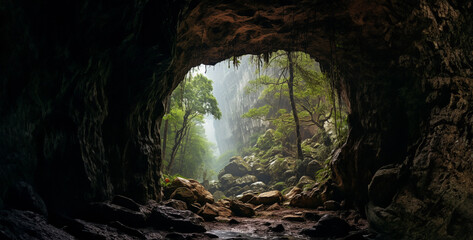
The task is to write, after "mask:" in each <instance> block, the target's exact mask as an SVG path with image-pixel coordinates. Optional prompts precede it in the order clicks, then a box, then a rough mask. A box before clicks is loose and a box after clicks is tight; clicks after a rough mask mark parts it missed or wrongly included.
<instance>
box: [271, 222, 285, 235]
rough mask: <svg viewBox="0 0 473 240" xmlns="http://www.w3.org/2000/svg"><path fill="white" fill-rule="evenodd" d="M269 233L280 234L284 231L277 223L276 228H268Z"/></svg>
mask: <svg viewBox="0 0 473 240" xmlns="http://www.w3.org/2000/svg"><path fill="white" fill-rule="evenodd" d="M269 231H271V232H277V233H280V232H284V231H286V229H284V226H283V225H282V224H281V223H279V224H276V226H274V227H269Z"/></svg>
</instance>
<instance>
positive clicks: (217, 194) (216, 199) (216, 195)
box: [213, 191, 227, 201]
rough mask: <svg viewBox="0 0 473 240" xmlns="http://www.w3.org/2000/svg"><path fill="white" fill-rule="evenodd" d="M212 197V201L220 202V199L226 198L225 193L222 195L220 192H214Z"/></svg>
mask: <svg viewBox="0 0 473 240" xmlns="http://www.w3.org/2000/svg"><path fill="white" fill-rule="evenodd" d="M213 196H214V200H215V201H218V200H220V199H224V198H227V197H226V196H225V193H223V192H222V191H216V192H214V194H213Z"/></svg>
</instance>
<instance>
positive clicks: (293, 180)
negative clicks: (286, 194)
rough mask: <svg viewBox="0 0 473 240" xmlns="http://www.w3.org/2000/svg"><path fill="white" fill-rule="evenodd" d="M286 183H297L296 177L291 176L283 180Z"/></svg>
mask: <svg viewBox="0 0 473 240" xmlns="http://www.w3.org/2000/svg"><path fill="white" fill-rule="evenodd" d="M285 183H286V185H288V186H295V185H296V184H297V177H296V176H292V177H290V178H288V179H286V181H285Z"/></svg>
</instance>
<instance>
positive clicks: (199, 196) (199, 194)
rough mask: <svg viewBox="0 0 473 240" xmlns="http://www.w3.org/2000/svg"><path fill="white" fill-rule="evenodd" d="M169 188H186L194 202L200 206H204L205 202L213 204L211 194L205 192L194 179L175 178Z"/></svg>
mask: <svg viewBox="0 0 473 240" xmlns="http://www.w3.org/2000/svg"><path fill="white" fill-rule="evenodd" d="M171 187H172V188H175V189H177V188H180V187H186V188H188V189H190V190H191V191H192V193H193V194H194V196H195V198H196V199H195V201H197V202H198V203H200V204H202V205H203V204H205V203H206V202H208V203H213V202H214V199H213V196H212V194H211V193H210V192H209V191H207V190H206V189H205V188H204V186H202V184H200V183H199V182H198V181H196V180H194V179H185V178H181V177H176V178H175V179H174V181H173V182H172V183H171ZM171 198H172V197H171ZM181 200H182V199H181ZM185 202H187V201H185Z"/></svg>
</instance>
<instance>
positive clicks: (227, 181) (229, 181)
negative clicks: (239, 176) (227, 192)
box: [218, 173, 235, 189]
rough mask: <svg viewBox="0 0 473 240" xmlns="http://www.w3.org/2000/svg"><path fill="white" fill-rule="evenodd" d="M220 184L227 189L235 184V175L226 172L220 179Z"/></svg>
mask: <svg viewBox="0 0 473 240" xmlns="http://www.w3.org/2000/svg"><path fill="white" fill-rule="evenodd" d="M218 180H219V181H220V185H221V186H222V188H223V189H227V188H228V187H230V186H233V183H234V182H235V177H234V176H233V175H232V174H230V173H227V174H224V175H222V176H221V177H220V178H219V179H218Z"/></svg>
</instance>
